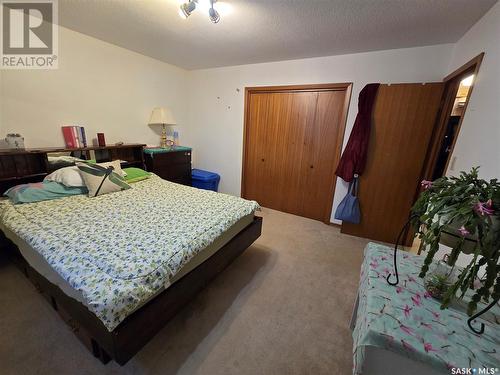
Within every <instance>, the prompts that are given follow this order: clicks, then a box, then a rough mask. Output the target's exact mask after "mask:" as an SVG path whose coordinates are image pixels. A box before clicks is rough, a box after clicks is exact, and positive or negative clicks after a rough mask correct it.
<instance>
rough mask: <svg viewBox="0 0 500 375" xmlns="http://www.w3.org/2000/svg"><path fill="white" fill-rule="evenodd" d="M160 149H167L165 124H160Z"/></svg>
mask: <svg viewBox="0 0 500 375" xmlns="http://www.w3.org/2000/svg"><path fill="white" fill-rule="evenodd" d="M160 147H162V148H166V147H167V127H166V126H165V124H162V126H161V136H160Z"/></svg>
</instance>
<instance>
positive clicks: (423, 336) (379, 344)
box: [353, 243, 500, 375]
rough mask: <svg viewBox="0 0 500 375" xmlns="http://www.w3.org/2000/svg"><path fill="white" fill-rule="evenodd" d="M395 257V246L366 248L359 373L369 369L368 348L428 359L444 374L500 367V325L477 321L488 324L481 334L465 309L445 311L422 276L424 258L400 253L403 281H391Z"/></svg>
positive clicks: (357, 340)
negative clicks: (472, 326)
mask: <svg viewBox="0 0 500 375" xmlns="http://www.w3.org/2000/svg"><path fill="white" fill-rule="evenodd" d="M392 257H393V249H392V248H389V247H387V246H383V245H379V244H375V243H369V244H368V245H367V247H366V249H365V258H364V261H363V264H362V267H361V280H360V285H359V291H358V306H357V314H356V312H355V314H356V315H355V318H356V324H355V328H354V331H353V341H354V346H353V357H354V358H353V360H354V366H353V373H354V374H355V375H358V374H363V371H365V373H366V372H367V371H366V370H367V369H366V368H365V369H364V368H363V365H364V363H365V360H366V358H365V355H366V349H367V348H368V347H375V348H379V349H382V350H388V351H391V352H393V353H397V354H399V355H401V356H404V357H406V358H409V359H411V360H413V361H417V362H422V363H425V364H427V365H428V366H431V367H432V368H433V369H434V370H436V371H438V372H442V373H443V374H450V373H452V369H454V368H472V369H474V368H475V369H483V368H485V369H493V371H494V370H495V369H498V368H500V326H499V325H498V324H495V323H492V322H490V321H487V320H483V319H477V321H476V323H475V325H476V326H478V327H479V326H480V322H483V323H484V324H485V331H484V333H483V334H482V335H477V334H475V333H474V332H472V331H471V330H470V329H469V327H468V326H467V318H468V317H467V315H466V314H465V312H463V311H459V310H455V309H451V308H450V309H445V310H441V309H440V303H439V301H436V300H435V299H433V298H432V297H431V296H430V295H429V294H428V293H427V292H426V290H425V288H424V285H423V280H422V279H421V278H419V277H418V274H419V272H420V268H421V265H422V262H423V259H424V258H423V257H421V256H416V255H413V254H409V253H406V252H399V253H398V271H399V284H398V285H397V286H391V285H389V284H388V283H387V282H386V277H387V275H388V274H389V273H392V272H393V261H392ZM387 365H388V367H387V368H388V369H390V368H391V367H390V364H387ZM497 371H498V370H497ZM476 373H479V370H476ZM485 373H492V372H485ZM493 373H495V371H494V372H493Z"/></svg>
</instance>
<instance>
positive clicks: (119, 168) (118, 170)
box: [97, 160, 127, 177]
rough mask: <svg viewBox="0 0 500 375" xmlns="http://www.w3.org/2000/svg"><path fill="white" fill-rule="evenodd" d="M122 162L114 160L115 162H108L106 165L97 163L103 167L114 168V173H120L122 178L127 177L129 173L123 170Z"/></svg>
mask: <svg viewBox="0 0 500 375" xmlns="http://www.w3.org/2000/svg"><path fill="white" fill-rule="evenodd" d="M121 162H122V161H121V160H113V161H109V162H106V163H97V164H98V165H101V166H103V167H106V168H107V167H113V171H114V172H115V173H118V174H119V175H120V176H122V177H125V176H127V172H125V171H124V170H123V169H122V166H121Z"/></svg>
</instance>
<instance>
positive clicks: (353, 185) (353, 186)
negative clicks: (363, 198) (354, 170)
mask: <svg viewBox="0 0 500 375" xmlns="http://www.w3.org/2000/svg"><path fill="white" fill-rule="evenodd" d="M358 177H359V176H358V175H357V174H355V175H354V178H353V179H352V181H351V182H350V183H349V194H351V195H352V196H354V197H357V196H358Z"/></svg>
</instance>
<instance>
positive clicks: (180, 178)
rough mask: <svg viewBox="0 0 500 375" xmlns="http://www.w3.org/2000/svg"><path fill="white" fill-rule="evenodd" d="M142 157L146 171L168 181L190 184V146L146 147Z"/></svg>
mask: <svg viewBox="0 0 500 375" xmlns="http://www.w3.org/2000/svg"><path fill="white" fill-rule="evenodd" d="M144 159H145V162H146V169H147V170H148V172H153V173H155V174H157V175H158V176H160V177H161V178H163V179H165V180H168V181H172V182H176V183H179V184H183V185H188V186H191V148H189V147H184V146H176V147H173V148H146V149H144Z"/></svg>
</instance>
